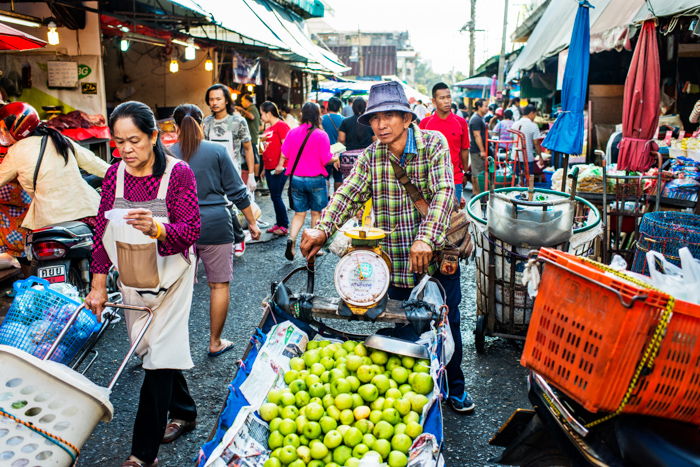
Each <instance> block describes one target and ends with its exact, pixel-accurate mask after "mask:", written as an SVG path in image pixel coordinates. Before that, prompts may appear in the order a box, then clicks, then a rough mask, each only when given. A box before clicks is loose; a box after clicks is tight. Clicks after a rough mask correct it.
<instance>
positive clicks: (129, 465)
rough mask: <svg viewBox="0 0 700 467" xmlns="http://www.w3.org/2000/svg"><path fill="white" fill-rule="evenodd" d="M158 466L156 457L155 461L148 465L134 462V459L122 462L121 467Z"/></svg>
mask: <svg viewBox="0 0 700 467" xmlns="http://www.w3.org/2000/svg"><path fill="white" fill-rule="evenodd" d="M157 465H158V458H157V457H156V460H154V461H153V463H151V464H148V463H146V462H142V461H140V460H134V459H131V458H129V459H127V460H125V461H124V463H123V464H122V467H156V466H157Z"/></svg>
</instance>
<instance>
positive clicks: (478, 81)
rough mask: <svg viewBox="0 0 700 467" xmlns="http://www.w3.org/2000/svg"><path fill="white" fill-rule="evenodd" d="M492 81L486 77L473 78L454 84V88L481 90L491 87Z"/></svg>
mask: <svg viewBox="0 0 700 467" xmlns="http://www.w3.org/2000/svg"><path fill="white" fill-rule="evenodd" d="M492 81H493V80H492V78H490V77H488V76H475V77H473V78H467V79H465V80H464V81H460V82H458V83H455V84H454V86H456V87H458V88H469V89H481V88H486V87H489V86H491V82H492Z"/></svg>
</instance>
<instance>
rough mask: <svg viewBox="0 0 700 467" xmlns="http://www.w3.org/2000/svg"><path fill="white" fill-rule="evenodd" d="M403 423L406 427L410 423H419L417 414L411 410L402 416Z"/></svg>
mask: <svg viewBox="0 0 700 467" xmlns="http://www.w3.org/2000/svg"><path fill="white" fill-rule="evenodd" d="M403 422H404V423H405V424H406V425H408V424H409V423H411V422H414V423H418V422H420V415H419V414H418V412H414V411H413V410H411V411H410V412H408V413H407V414H406V415H404V417H403Z"/></svg>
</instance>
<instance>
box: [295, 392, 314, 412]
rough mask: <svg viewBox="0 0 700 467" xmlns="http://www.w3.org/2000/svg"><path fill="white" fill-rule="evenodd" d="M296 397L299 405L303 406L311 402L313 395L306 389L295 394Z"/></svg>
mask: <svg viewBox="0 0 700 467" xmlns="http://www.w3.org/2000/svg"><path fill="white" fill-rule="evenodd" d="M294 399H295V400H296V405H297V407H299V408H301V407H304V406H306V405H308V404H309V401H310V400H311V396H310V395H309V393H308V392H306V391H299V392H297V393H296V394H294Z"/></svg>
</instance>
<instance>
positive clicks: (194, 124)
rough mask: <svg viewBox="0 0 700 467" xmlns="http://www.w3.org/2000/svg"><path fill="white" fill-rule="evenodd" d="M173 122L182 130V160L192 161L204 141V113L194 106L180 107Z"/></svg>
mask: <svg viewBox="0 0 700 467" xmlns="http://www.w3.org/2000/svg"><path fill="white" fill-rule="evenodd" d="M173 120H175V124H176V125H177V126H178V127H179V128H180V138H179V140H180V149H181V150H182V160H184V161H185V162H189V161H190V157H192V154H194V153H195V152H196V151H197V148H198V147H199V143H201V142H202V140H203V139H204V131H202V111H201V110H200V109H199V107H197V106H196V105H194V104H182V105H178V106H177V107H176V108H175V111H174V112H173Z"/></svg>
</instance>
